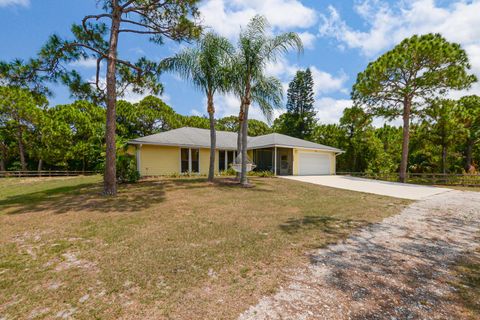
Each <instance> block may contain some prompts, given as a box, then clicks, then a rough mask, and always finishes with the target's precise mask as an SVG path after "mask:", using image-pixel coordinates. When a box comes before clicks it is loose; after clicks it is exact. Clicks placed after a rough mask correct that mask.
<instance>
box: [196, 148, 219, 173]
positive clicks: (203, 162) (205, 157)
mask: <svg viewBox="0 0 480 320" xmlns="http://www.w3.org/2000/svg"><path fill="white" fill-rule="evenodd" d="M209 165H210V149H206V148H202V149H200V166H199V167H200V168H199V169H200V174H204V175H207V174H208V169H209V168H208V167H209ZM218 168H219V167H218V150H216V151H215V174H218Z"/></svg>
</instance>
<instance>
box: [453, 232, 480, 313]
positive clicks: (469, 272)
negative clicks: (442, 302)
mask: <svg viewBox="0 0 480 320" xmlns="http://www.w3.org/2000/svg"><path fill="white" fill-rule="evenodd" d="M479 240H480V238H479ZM453 275H454V276H455V278H454V279H455V280H454V281H453V282H452V283H451V284H452V285H453V286H454V287H455V289H456V295H455V296H454V297H453V299H454V300H455V301H456V302H457V303H458V305H459V306H460V308H461V310H460V312H461V314H462V316H463V318H465V319H472V320H474V319H478V317H479V315H480V249H477V250H476V251H475V252H471V253H470V254H466V255H465V256H464V257H463V258H462V259H460V260H459V261H458V263H457V264H456V265H455V266H454V267H453Z"/></svg>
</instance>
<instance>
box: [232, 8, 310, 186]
mask: <svg viewBox="0 0 480 320" xmlns="http://www.w3.org/2000/svg"><path fill="white" fill-rule="evenodd" d="M269 28H270V26H269V24H268V21H267V20H266V18H265V17H263V16H258V15H257V16H255V17H253V18H252V20H251V21H250V22H249V24H248V25H247V28H246V29H245V30H243V31H242V32H241V33H240V37H239V40H238V49H237V54H236V56H235V58H234V68H233V69H234V75H235V79H234V80H235V84H233V87H234V92H235V93H236V94H237V95H238V96H239V97H240V101H241V106H240V113H239V117H238V121H239V126H240V129H239V141H241V143H239V144H241V148H240V150H241V160H242V170H241V174H240V183H241V184H242V185H243V186H246V185H248V180H247V134H248V111H249V108H250V105H251V104H252V102H257V103H258V104H259V106H260V107H261V109H262V111H263V112H266V113H267V115H268V113H270V114H271V107H270V102H272V99H271V97H272V92H275V91H276V90H278V84H279V82H278V81H277V80H274V78H271V77H266V76H265V68H266V66H267V63H269V62H275V61H276V59H277V58H278V56H280V55H281V54H284V53H287V52H288V51H289V50H290V49H296V50H297V51H298V52H299V53H300V52H302V51H303V45H302V41H301V40H300V37H299V36H298V34H296V33H295V32H287V33H283V34H280V35H277V36H270V35H268V30H269ZM273 95H275V94H273Z"/></svg>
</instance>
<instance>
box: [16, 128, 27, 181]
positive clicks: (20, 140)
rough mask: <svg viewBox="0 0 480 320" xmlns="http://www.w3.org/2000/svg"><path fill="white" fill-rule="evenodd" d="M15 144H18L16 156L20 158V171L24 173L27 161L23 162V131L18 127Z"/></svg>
mask: <svg viewBox="0 0 480 320" xmlns="http://www.w3.org/2000/svg"><path fill="white" fill-rule="evenodd" d="M17 143H18V154H19V156H20V164H21V166H22V171H26V170H27V161H26V160H25V146H24V145H23V130H22V127H21V126H20V125H19V126H18V128H17Z"/></svg>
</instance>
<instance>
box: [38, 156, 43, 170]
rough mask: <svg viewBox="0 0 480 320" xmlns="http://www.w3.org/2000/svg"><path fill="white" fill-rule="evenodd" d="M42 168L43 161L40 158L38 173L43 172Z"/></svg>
mask: <svg viewBox="0 0 480 320" xmlns="http://www.w3.org/2000/svg"><path fill="white" fill-rule="evenodd" d="M42 167H43V160H42V159H41V158H40V159H38V166H37V171H42Z"/></svg>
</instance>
